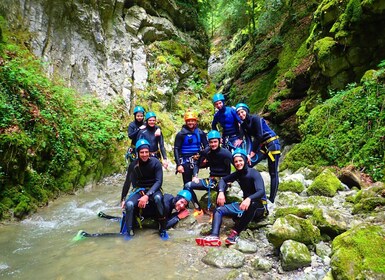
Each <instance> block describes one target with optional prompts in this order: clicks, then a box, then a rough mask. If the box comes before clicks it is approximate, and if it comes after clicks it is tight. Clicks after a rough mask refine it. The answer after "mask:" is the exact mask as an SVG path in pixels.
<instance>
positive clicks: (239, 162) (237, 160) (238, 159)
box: [234, 157, 245, 170]
mask: <svg viewBox="0 0 385 280" xmlns="http://www.w3.org/2000/svg"><path fill="white" fill-rule="evenodd" d="M234 166H235V168H236V169H237V170H242V169H243V167H244V166H245V161H244V160H243V158H242V157H235V158H234Z"/></svg>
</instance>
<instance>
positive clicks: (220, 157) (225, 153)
mask: <svg viewBox="0 0 385 280" xmlns="http://www.w3.org/2000/svg"><path fill="white" fill-rule="evenodd" d="M205 159H206V160H207V167H209V168H210V178H207V179H199V182H198V183H195V182H193V181H191V182H188V183H186V184H185V185H184V189H185V190H188V191H190V192H191V194H192V200H191V201H192V202H193V203H194V207H195V208H196V209H197V210H201V207H200V205H199V202H198V198H197V196H196V194H195V192H194V190H205V191H208V192H210V191H211V190H212V189H214V190H217V184H218V182H219V179H220V178H221V177H223V176H226V175H229V174H230V172H231V163H232V155H231V152H230V151H229V150H227V149H225V148H221V147H218V148H217V149H215V150H212V149H211V148H209V147H208V148H206V149H204V150H203V151H202V152H201V153H200V157H199V160H198V163H197V164H196V166H195V168H194V177H197V176H198V172H199V166H200V164H201V163H202V162H203V161H204V160H205ZM209 199H210V195H209ZM208 206H210V201H208Z"/></svg>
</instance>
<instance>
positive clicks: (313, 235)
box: [267, 214, 321, 248]
mask: <svg viewBox="0 0 385 280" xmlns="http://www.w3.org/2000/svg"><path fill="white" fill-rule="evenodd" d="M267 238H268V240H269V241H270V242H271V243H272V244H273V245H274V246H275V247H277V248H278V247H279V246H281V245H282V243H283V242H284V241H285V240H289V239H291V240H295V241H299V242H303V243H305V244H315V243H316V242H318V240H320V238H321V234H320V230H319V229H318V228H317V227H316V226H314V225H313V224H312V223H311V222H310V221H309V220H307V219H302V218H299V217H297V216H295V215H291V214H290V215H287V216H285V217H281V218H278V219H277V220H276V221H275V223H274V224H273V226H272V228H271V229H270V231H269V232H268V234H267Z"/></svg>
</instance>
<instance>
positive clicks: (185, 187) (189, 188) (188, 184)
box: [183, 182, 191, 191]
mask: <svg viewBox="0 0 385 280" xmlns="http://www.w3.org/2000/svg"><path fill="white" fill-rule="evenodd" d="M183 189H184V190H188V191H191V182H188V183H186V184H185V185H184V187H183Z"/></svg>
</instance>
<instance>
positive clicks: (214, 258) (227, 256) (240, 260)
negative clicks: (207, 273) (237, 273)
mask: <svg viewBox="0 0 385 280" xmlns="http://www.w3.org/2000/svg"><path fill="white" fill-rule="evenodd" d="M202 262H204V263H205V264H208V265H212V266H216V267H219V268H225V267H228V268H239V267H242V266H243V265H244V262H245V255H244V254H242V253H241V252H239V251H237V250H235V249H231V248H226V249H217V248H210V249H209V251H208V252H207V255H206V256H204V257H203V258H202Z"/></svg>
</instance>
